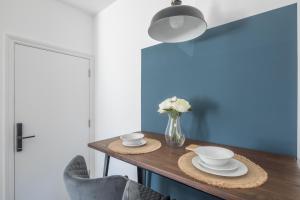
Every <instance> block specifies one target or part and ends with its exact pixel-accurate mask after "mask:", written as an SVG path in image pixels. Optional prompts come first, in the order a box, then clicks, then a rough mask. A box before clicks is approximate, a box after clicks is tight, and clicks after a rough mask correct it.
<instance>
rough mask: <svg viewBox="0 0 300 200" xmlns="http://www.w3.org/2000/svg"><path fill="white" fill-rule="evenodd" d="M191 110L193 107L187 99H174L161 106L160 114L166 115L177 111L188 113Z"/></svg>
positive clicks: (167, 100)
mask: <svg viewBox="0 0 300 200" xmlns="http://www.w3.org/2000/svg"><path fill="white" fill-rule="evenodd" d="M190 109H191V105H190V104H189V102H188V101H186V100H185V99H179V98H177V97H172V98H168V99H166V100H164V101H163V102H161V103H160V104H159V109H158V112H159V113H166V112H171V111H176V112H178V113H183V112H188V111H189V110H190Z"/></svg>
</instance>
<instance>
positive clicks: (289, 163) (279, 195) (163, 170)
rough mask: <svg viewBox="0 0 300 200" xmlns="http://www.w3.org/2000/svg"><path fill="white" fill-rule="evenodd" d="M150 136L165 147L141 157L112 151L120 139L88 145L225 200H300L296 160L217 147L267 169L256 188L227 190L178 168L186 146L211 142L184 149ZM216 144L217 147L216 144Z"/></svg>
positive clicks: (160, 137) (148, 135)
mask: <svg viewBox="0 0 300 200" xmlns="http://www.w3.org/2000/svg"><path fill="white" fill-rule="evenodd" d="M143 133H144V134H145V136H146V137H148V138H154V139H157V140H160V141H161V143H162V147H161V148H160V149H159V150H157V151H154V152H151V153H147V154H139V155H122V154H118V153H115V152H113V151H111V150H109V149H108V145H109V144H110V143H111V142H112V141H115V140H117V139H118V137H115V138H111V139H107V140H102V141H98V142H93V143H90V144H89V145H88V146H89V147H90V148H93V149H95V150H97V151H101V152H103V153H106V154H107V155H109V156H111V157H114V158H117V159H119V160H122V161H124V162H127V163H130V164H132V165H135V166H138V167H141V168H144V169H146V170H150V171H152V172H155V173H157V174H160V175H162V176H165V177H168V178H170V179H172V180H175V181H178V182H180V183H183V184H185V185H187V186H190V187H193V188H195V189H197V190H201V191H203V192H206V193H209V194H211V195H214V196H217V197H219V198H222V199H230V200H254V199H259V200H300V165H298V164H297V160H296V159H295V158H292V157H289V156H282V155H276V154H271V153H266V152H260V151H255V150H249V149H243V148H237V147H231V146H225V145H217V146H222V147H226V148H229V149H231V150H232V151H234V152H235V153H238V154H241V155H243V156H245V157H247V158H249V159H250V160H252V161H253V162H255V163H256V164H259V165H260V166H261V167H262V168H264V169H265V170H266V171H267V173H268V175H269V179H268V181H267V182H266V183H265V184H264V185H262V186H260V187H258V188H253V189H223V188H218V187H214V186H210V185H207V184H205V183H201V182H199V181H197V180H196V179H193V178H191V177H190V176H188V175H186V174H184V173H183V172H182V171H181V170H180V169H179V167H178V165H177V160H178V159H179V157H180V156H181V155H183V154H185V153H187V152H188V151H187V150H185V147H186V146H188V145H190V144H198V145H212V144H211V143H207V142H201V141H196V140H190V139H187V140H186V142H185V144H184V146H183V147H182V148H171V147H169V146H167V145H166V142H165V139H164V135H161V134H155V133H149V132H143ZM213 145H215V144H213Z"/></svg>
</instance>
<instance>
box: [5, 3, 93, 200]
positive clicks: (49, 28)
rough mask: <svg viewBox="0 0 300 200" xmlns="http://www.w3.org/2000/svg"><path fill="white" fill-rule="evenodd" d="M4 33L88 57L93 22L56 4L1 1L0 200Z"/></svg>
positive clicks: (82, 14)
mask: <svg viewBox="0 0 300 200" xmlns="http://www.w3.org/2000/svg"><path fill="white" fill-rule="evenodd" d="M5 33H10V34H13V35H16V36H20V37H24V38H28V39H33V40H35V41H41V42H44V43H49V44H51V45H55V46H59V47H62V48H66V49H70V50H75V51H79V52H83V53H87V54H91V53H92V52H93V19H92V17H91V16H89V15H87V14H84V13H82V12H81V11H79V10H76V9H74V8H71V7H69V6H66V5H64V4H62V3H60V2H58V1H56V0H26V1H24V0H0V38H1V39H0V76H1V78H0V177H1V178H0V199H3V200H7V199H5V197H4V195H5V193H4V185H5V180H4V177H5V172H4V154H5V148H4V147H5V143H4V128H5V127H4V110H5V99H4V88H5V85H4V83H5V80H4V74H5V69H4V63H5V59H4V57H5V56H4V55H5V45H4V44H5Z"/></svg>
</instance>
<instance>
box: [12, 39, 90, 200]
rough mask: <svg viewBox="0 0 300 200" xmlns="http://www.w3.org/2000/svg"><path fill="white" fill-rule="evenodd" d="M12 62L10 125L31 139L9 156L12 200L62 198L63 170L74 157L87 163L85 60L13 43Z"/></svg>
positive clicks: (87, 95)
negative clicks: (12, 170)
mask: <svg viewBox="0 0 300 200" xmlns="http://www.w3.org/2000/svg"><path fill="white" fill-rule="evenodd" d="M14 61H15V123H16V124H17V123H22V125H23V137H26V136H31V135H34V136H35V137H34V138H29V139H24V140H23V148H22V151H20V152H17V151H16V152H15V200H65V199H68V197H67V193H66V190H65V186H64V183H63V170H64V168H65V166H66V165H67V163H68V162H69V161H70V160H71V159H72V158H73V157H74V156H75V155H78V154H80V155H83V156H84V157H85V158H86V160H87V163H89V153H88V147H87V144H88V142H89V136H90V128H89V118H90V99H89V97H90V78H89V76H88V71H89V68H90V63H89V60H88V59H84V58H80V57H76V56H72V55H67V54H62V53H58V52H54V51H50V50H43V49H40V48H35V47H29V46H25V45H20V44H15V57H14ZM16 132H17V128H16ZM15 134H17V133H15ZM16 146H17V144H16Z"/></svg>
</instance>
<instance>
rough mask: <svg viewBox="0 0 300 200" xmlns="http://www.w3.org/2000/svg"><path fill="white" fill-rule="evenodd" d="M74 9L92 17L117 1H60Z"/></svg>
mask: <svg viewBox="0 0 300 200" xmlns="http://www.w3.org/2000/svg"><path fill="white" fill-rule="evenodd" d="M59 1H62V2H63V3H66V4H69V5H71V6H73V7H76V8H79V9H81V10H83V11H85V12H88V13H90V14H92V15H95V14H97V13H98V12H99V11H100V10H102V9H104V8H106V7H107V6H109V5H110V4H111V3H113V2H114V1H116V0H59Z"/></svg>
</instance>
